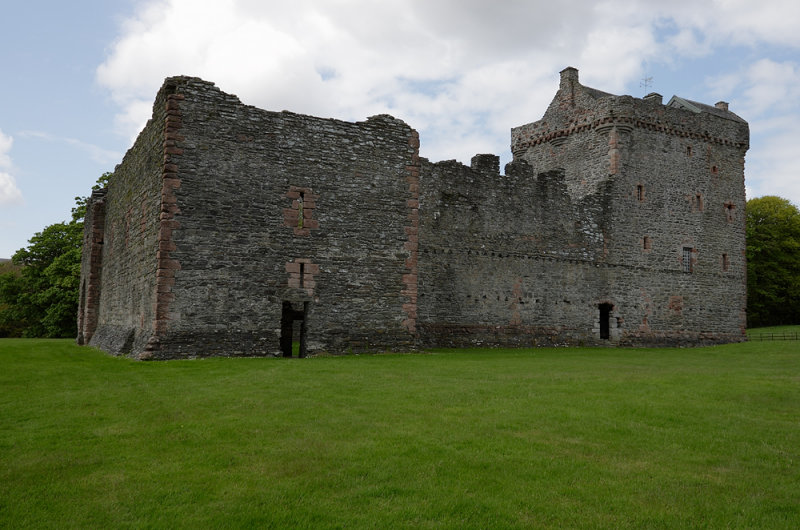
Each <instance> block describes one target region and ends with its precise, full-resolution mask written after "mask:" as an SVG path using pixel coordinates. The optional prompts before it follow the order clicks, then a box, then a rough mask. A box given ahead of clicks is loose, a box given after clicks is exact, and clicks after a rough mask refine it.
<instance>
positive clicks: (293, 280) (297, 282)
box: [289, 278, 300, 288]
mask: <svg viewBox="0 0 800 530" xmlns="http://www.w3.org/2000/svg"><path fill="white" fill-rule="evenodd" d="M289 287H297V288H299V287H300V280H299V279H298V278H289Z"/></svg>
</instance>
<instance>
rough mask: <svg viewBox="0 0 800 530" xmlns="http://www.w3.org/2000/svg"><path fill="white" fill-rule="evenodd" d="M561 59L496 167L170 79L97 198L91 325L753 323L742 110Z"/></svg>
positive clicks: (256, 336)
mask: <svg viewBox="0 0 800 530" xmlns="http://www.w3.org/2000/svg"><path fill="white" fill-rule="evenodd" d="M561 75H562V77H561V84H560V87H559V90H558V92H557V94H556V96H555V98H554V99H553V102H552V103H551V104H550V106H549V108H548V109H547V111H546V113H545V115H544V117H543V118H542V119H541V120H539V121H537V122H534V123H531V124H528V125H523V126H521V127H517V128H514V129H512V133H511V147H512V153H513V155H514V158H513V161H512V162H511V163H510V164H508V165H507V166H506V168H505V174H501V173H500V167H499V158H498V157H497V156H494V155H476V156H475V157H474V158H473V160H472V163H471V165H470V167H467V166H465V165H462V164H460V163H457V162H454V161H449V162H439V163H431V162H429V161H427V160H425V159H421V158H420V157H419V155H418V153H419V138H418V135H417V133H416V131H414V130H413V129H412V128H411V127H409V126H408V125H406V124H405V123H403V122H402V121H400V120H397V119H395V118H393V117H391V116H387V115H381V116H374V117H372V118H369V119H367V120H366V121H363V122H358V123H349V122H343V121H338V120H332V119H322V118H315V117H311V116H303V115H299V114H294V113H290V112H269V111H265V110H261V109H257V108H255V107H251V106H247V105H243V104H242V103H241V102H240V101H239V100H238V98H236V96H233V95H230V94H226V93H224V92H222V91H220V90H219V89H217V88H216V87H215V86H214V85H213V84H212V83H209V82H206V81H203V80H200V79H197V78H190V77H173V78H168V79H167V80H166V81H165V83H164V85H163V87H162V88H161V90H160V91H159V93H158V95H157V96H156V100H155V104H154V108H153V118H152V119H151V120H150V121H149V122H148V124H147V126H146V127H145V128H144V130H143V131H142V132H141V133H140V135H139V137H138V139H137V140H136V142H135V143H134V145H133V147H132V148H131V149H130V151H129V152H128V153H127V154H126V155H125V158H124V159H123V161H122V163H121V164H120V165H119V166H117V168H116V170H115V172H114V175H113V177H112V178H111V180H110V182H109V184H108V187H107V188H106V189H105V190H102V191H101V192H98V193H95V194H93V196H92V199H91V201H90V205H89V210H88V213H87V218H86V223H85V238H84V257H83V262H82V277H81V302H80V309H79V334H78V342H79V343H81V344H86V343H88V344H92V345H95V346H98V347H100V348H102V349H104V350H106V351H109V352H111V353H114V354H121V355H128V356H131V357H134V358H138V359H170V358H186V357H201V356H212V355H227V356H234V355H246V356H252V355H283V356H291V355H292V344H293V343H295V344H296V347H298V346H299V351H300V355H301V356H302V355H306V354H319V353H324V352H329V353H348V352H362V351H364V352H374V351H385V350H413V349H416V348H425V347H433V346H450V345H452V346H462V345H489V346H494V345H513V346H517V345H519V346H525V345H560V344H598V345H698V344H710V343H719V342H730V341H740V340H744V322H745V314H744V311H745V263H744V248H745V247H744V202H745V197H744V167H743V165H744V154H745V152H746V150H747V147H748V127H747V123H746V122H745V121H744V120H742V119H741V118H739V117H738V116H736V115H735V114H733V113H732V112H730V111H729V110H728V105H727V104H723V102H720V103H718V104H717V105H716V106H708V105H704V104H701V103H697V102H693V101H691V100H687V99H683V98H678V97H674V98H672V100H670V102H669V103H668V104H667V105H663V104H662V98H661V96H660V95H658V94H651V95H648V96H646V97H645V98H644V99H637V98H633V97H630V96H614V95H611V94H607V93H605V92H601V91H599V90H595V89H592V88H588V87H584V86H583V85H581V84H580V83H579V80H578V72H577V70H575V69H574V68H567V69H566V70H564V71H563V72H562V74H561ZM297 343H299V344H297Z"/></svg>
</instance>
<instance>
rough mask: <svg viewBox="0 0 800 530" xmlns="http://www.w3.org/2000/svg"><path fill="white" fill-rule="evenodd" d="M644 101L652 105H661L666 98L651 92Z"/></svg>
mask: <svg viewBox="0 0 800 530" xmlns="http://www.w3.org/2000/svg"><path fill="white" fill-rule="evenodd" d="M643 99H644V100H645V101H649V102H651V103H658V104H659V105H661V104H662V102H663V101H664V96H662V95H661V94H659V93H658V92H650V93H649V94H647V95H646V96H645V97H644V98H643Z"/></svg>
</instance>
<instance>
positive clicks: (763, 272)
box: [747, 196, 800, 327]
mask: <svg viewBox="0 0 800 530" xmlns="http://www.w3.org/2000/svg"><path fill="white" fill-rule="evenodd" d="M747 321H748V326H750V327H761V326H775V325H782V324H798V323H800V211H798V209H797V207H796V206H795V205H793V204H792V203H791V202H789V201H788V200H786V199H782V198H780V197H774V196H767V197H759V198H756V199H750V200H749V201H747Z"/></svg>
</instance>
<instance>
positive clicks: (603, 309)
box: [600, 304, 614, 340]
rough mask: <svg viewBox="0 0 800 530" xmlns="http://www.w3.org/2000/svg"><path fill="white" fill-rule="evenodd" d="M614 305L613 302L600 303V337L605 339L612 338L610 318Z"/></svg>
mask: <svg viewBox="0 0 800 530" xmlns="http://www.w3.org/2000/svg"><path fill="white" fill-rule="evenodd" d="M613 307H614V306H613V305H611V304H600V338H601V339H603V340H608V339H609V338H610V333H609V329H610V326H609V320H610V319H611V309H612V308H613Z"/></svg>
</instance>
